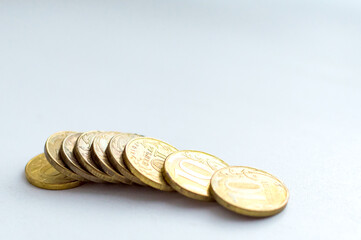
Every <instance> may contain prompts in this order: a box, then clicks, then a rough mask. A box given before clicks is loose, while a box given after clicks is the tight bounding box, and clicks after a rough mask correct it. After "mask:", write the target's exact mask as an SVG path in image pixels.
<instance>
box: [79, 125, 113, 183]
mask: <svg viewBox="0 0 361 240" xmlns="http://www.w3.org/2000/svg"><path fill="white" fill-rule="evenodd" d="M99 133H101V132H99V131H90V132H85V133H83V134H82V135H80V136H79V138H78V140H77V141H76V145H75V148H74V153H75V156H76V158H77V159H78V161H79V163H80V164H81V165H82V166H83V167H84V168H85V169H86V170H88V171H89V172H90V173H91V174H93V175H94V176H96V177H97V178H100V179H101V180H103V181H105V182H110V183H119V181H116V180H115V179H113V178H112V177H111V176H109V175H108V174H106V173H105V172H103V171H102V170H101V168H100V167H98V165H97V164H96V163H95V162H94V161H93V158H92V153H91V146H92V144H93V140H94V138H95V137H96V136H97V135H98V134H99Z"/></svg>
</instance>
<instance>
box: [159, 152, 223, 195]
mask: <svg viewBox="0 0 361 240" xmlns="http://www.w3.org/2000/svg"><path fill="white" fill-rule="evenodd" d="M224 167H228V164H227V163H225V162H224V161H222V160H221V159H219V158H217V157H215V156H212V155H210V154H208V153H204V152H199V151H178V152H175V153H172V154H170V155H169V156H168V157H167V159H166V160H165V163H164V169H163V174H164V178H165V179H166V180H167V182H168V183H169V185H171V186H172V188H174V189H175V190H176V191H178V192H179V193H181V194H183V195H184V196H187V197H189V198H193V199H197V200H202V201H212V200H213V198H212V196H211V194H210V192H209V185H210V181H211V177H212V175H213V173H214V172H215V171H217V170H219V169H221V168H224Z"/></svg>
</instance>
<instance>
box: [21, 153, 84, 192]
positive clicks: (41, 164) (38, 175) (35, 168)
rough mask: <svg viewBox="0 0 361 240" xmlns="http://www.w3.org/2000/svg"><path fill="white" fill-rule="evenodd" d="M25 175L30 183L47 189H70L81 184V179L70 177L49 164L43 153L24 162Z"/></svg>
mask: <svg viewBox="0 0 361 240" xmlns="http://www.w3.org/2000/svg"><path fill="white" fill-rule="evenodd" d="M25 176H26V179H27V180H28V181H29V182H30V183H31V184H32V185H34V186H36V187H38V188H44V189H49V190H63V189H70V188H75V187H77V186H79V185H81V184H82V182H81V181H77V180H74V179H71V178H69V177H67V176H65V175H63V174H61V173H60V172H58V171H57V170H56V169H55V168H54V167H53V166H52V165H50V163H49V162H48V160H47V159H46V157H45V155H44V154H43V153H42V154H39V155H37V156H36V157H34V158H33V159H31V160H30V161H29V162H28V164H26V167H25Z"/></svg>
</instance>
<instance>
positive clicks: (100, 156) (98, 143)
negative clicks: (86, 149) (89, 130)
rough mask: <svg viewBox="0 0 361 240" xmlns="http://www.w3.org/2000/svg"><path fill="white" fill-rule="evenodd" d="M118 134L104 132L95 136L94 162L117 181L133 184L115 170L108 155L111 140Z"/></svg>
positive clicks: (93, 145) (93, 147)
mask: <svg viewBox="0 0 361 240" xmlns="http://www.w3.org/2000/svg"><path fill="white" fill-rule="evenodd" d="M116 134H119V132H102V133H99V134H98V135H96V136H95V138H94V140H93V144H92V154H93V155H92V156H93V160H94V161H95V162H96V163H97V164H98V165H99V166H100V167H101V168H102V169H103V171H104V172H105V173H107V174H108V175H109V176H111V177H112V178H113V179H115V180H116V181H119V182H121V183H125V184H131V181H130V180H129V179H127V178H126V177H124V176H123V175H121V174H120V173H118V172H117V171H115V170H114V168H113V167H112V166H111V163H110V162H109V160H108V157H107V154H106V150H107V147H108V144H109V142H110V139H111V138H112V137H114V135H116Z"/></svg>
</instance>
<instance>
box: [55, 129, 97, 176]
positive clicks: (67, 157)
mask: <svg viewBox="0 0 361 240" xmlns="http://www.w3.org/2000/svg"><path fill="white" fill-rule="evenodd" d="M81 134H82V133H74V134H71V135H69V136H67V137H66V138H65V139H64V141H63V143H62V145H61V148H60V155H61V157H62V159H63V161H64V163H65V164H66V165H67V166H68V167H69V168H70V169H71V170H73V171H74V172H75V173H76V174H78V175H79V176H82V177H83V178H85V179H86V180H88V181H91V182H97V183H104V181H103V180H101V179H99V178H97V177H96V176H94V175H92V174H91V173H89V172H88V171H87V170H86V169H84V168H83V167H82V166H81V165H80V163H79V162H78V159H76V157H75V155H74V147H75V144H76V141H77V140H78V138H79V137H80V135H81Z"/></svg>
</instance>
